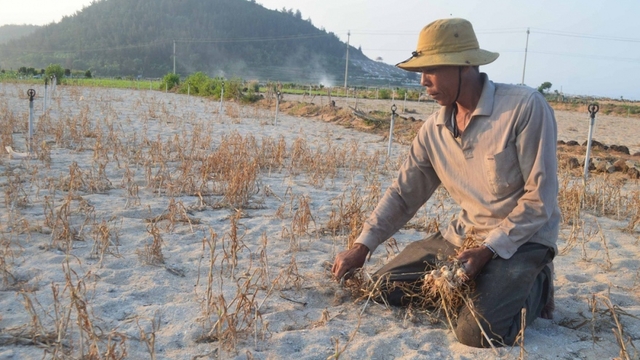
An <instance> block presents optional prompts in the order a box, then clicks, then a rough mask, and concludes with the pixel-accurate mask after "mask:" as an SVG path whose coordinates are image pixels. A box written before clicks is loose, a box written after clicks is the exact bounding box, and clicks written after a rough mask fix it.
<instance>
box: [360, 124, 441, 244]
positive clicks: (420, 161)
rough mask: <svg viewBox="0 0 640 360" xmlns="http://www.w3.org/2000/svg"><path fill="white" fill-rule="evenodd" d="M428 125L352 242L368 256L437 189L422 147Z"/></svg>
mask: <svg viewBox="0 0 640 360" xmlns="http://www.w3.org/2000/svg"><path fill="white" fill-rule="evenodd" d="M431 120H433V119H431ZM428 123H429V121H427V122H425V124H424V125H423V126H422V127H421V128H420V131H419V133H418V136H416V137H415V139H414V140H413V142H412V144H411V148H410V150H409V155H408V156H407V159H406V160H405V161H404V163H403V164H402V166H401V167H400V171H399V174H398V177H397V179H396V180H394V182H393V184H392V185H391V186H390V187H389V188H388V189H387V191H386V192H385V194H384V195H383V197H382V199H380V202H378V205H377V206H376V208H375V209H374V211H373V212H372V213H371V215H370V216H369V218H368V219H367V220H366V221H365V223H364V226H363V229H362V233H361V234H360V236H359V237H358V239H356V243H359V244H363V245H365V246H367V247H368V248H369V250H370V251H371V252H373V251H374V250H375V249H376V248H377V247H378V245H380V244H382V243H383V242H385V241H386V240H387V239H389V238H390V237H391V236H392V235H393V234H395V233H396V232H397V231H398V230H400V228H402V227H403V226H404V225H405V224H406V223H407V222H408V221H409V220H411V218H412V217H413V216H414V215H415V214H416V212H418V210H419V209H420V207H421V206H422V205H423V204H424V203H425V202H426V201H427V200H428V199H429V198H430V197H431V195H432V194H433V192H434V191H435V190H436V188H437V187H438V185H440V179H439V178H438V176H437V175H436V173H435V171H434V170H433V167H432V166H431V162H430V161H429V156H428V153H427V151H426V149H427V146H425V141H427V137H426V127H427V124H428Z"/></svg>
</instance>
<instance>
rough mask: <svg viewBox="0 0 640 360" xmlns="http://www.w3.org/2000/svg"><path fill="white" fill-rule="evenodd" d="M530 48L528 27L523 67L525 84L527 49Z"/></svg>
mask: <svg viewBox="0 0 640 360" xmlns="http://www.w3.org/2000/svg"><path fill="white" fill-rule="evenodd" d="M528 50H529V28H527V43H526V45H525V46H524V66H523V67H522V83H521V85H524V72H525V70H526V69H527V51H528Z"/></svg>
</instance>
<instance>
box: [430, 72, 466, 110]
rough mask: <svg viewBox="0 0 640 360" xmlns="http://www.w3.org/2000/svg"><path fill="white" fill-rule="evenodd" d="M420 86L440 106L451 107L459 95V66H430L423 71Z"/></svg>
mask: <svg viewBox="0 0 640 360" xmlns="http://www.w3.org/2000/svg"><path fill="white" fill-rule="evenodd" d="M421 72H422V79H421V81H420V84H422V86H424V87H426V88H427V93H428V94H429V95H430V96H431V97H432V98H433V99H434V100H435V101H436V102H438V104H440V105H442V106H444V105H450V104H451V103H453V101H454V100H455V99H456V95H457V94H458V86H459V84H458V67H457V66H430V67H426V68H424V69H422V71H421Z"/></svg>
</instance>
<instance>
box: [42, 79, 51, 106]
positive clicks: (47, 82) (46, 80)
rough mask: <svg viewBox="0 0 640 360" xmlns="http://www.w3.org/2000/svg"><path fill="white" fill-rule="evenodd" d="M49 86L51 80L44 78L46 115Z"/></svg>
mask: <svg viewBox="0 0 640 360" xmlns="http://www.w3.org/2000/svg"><path fill="white" fill-rule="evenodd" d="M48 84H49V79H48V78H46V77H45V78H44V107H43V108H42V109H43V110H42V113H43V114H46V113H47V85H48Z"/></svg>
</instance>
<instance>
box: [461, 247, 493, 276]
mask: <svg viewBox="0 0 640 360" xmlns="http://www.w3.org/2000/svg"><path fill="white" fill-rule="evenodd" d="M492 257H493V251H491V250H489V249H488V248H487V247H486V246H479V247H475V248H472V249H467V250H465V251H463V252H461V253H460V255H458V260H459V261H460V262H461V263H462V265H463V267H464V271H465V272H466V273H467V276H468V277H469V279H475V277H476V276H478V274H480V271H481V270H482V268H484V266H485V265H486V264H487V263H488V262H489V260H491V258H492Z"/></svg>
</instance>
